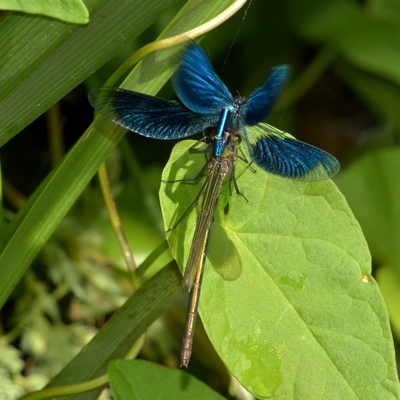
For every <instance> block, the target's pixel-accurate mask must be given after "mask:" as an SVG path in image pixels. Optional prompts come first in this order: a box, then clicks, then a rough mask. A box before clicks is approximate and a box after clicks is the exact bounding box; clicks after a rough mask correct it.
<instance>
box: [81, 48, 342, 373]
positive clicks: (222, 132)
mask: <svg viewBox="0 0 400 400" xmlns="http://www.w3.org/2000/svg"><path fill="white" fill-rule="evenodd" d="M288 70H289V69H288V66H286V65H281V66H278V67H275V68H273V69H272V72H271V74H270V76H269V77H268V78H267V80H266V81H265V82H264V84H262V85H261V86H260V87H258V88H257V89H256V90H255V91H254V92H253V93H252V94H251V95H250V96H249V97H248V98H247V99H244V98H241V97H238V98H233V96H232V94H231V93H230V91H229V90H228V88H227V87H226V86H225V84H224V83H223V82H222V80H221V79H220V78H219V77H218V75H217V74H216V73H215V71H214V69H213V67H212V65H211V63H210V61H209V59H208V58H207V56H206V54H205V53H204V52H203V50H202V49H201V47H200V46H198V45H197V44H195V43H190V44H189V45H188V46H187V47H186V49H185V51H184V53H183V56H182V60H181V63H180V65H179V67H178V69H177V71H176V72H175V74H174V75H173V77H172V84H173V87H174V89H175V92H176V94H177V96H178V97H179V99H180V100H181V102H178V101H174V100H165V99H161V98H158V97H154V96H148V95H145V94H142V93H137V92H133V91H129V90H125V89H119V88H114V87H101V88H95V89H93V90H91V92H90V93H89V101H90V103H91V104H92V106H93V107H94V108H95V109H96V110H97V111H98V112H99V113H100V114H102V115H103V116H105V117H106V118H109V119H111V120H112V121H113V122H115V123H117V124H119V125H121V126H123V127H125V128H127V129H129V130H131V131H133V132H136V133H138V134H140V135H143V136H147V137H151V138H154V139H161V140H173V139H181V138H184V137H188V136H191V135H194V134H196V133H199V132H204V130H205V129H206V128H208V127H213V128H215V138H214V140H213V150H212V158H211V160H210V161H209V164H208V175H207V178H206V182H205V184H204V186H203V201H202V207H201V211H200V214H199V217H198V220H197V225H196V230H195V234H194V238H193V241H192V246H191V250H190V255H189V261H188V264H187V267H186V270H185V274H184V278H183V283H182V285H183V286H185V287H186V288H187V289H189V290H190V300H189V312H188V315H187V321H186V328H185V337H184V339H183V343H182V349H181V365H184V366H187V365H188V362H189V358H190V353H191V343H192V338H193V330H194V324H195V319H196V312H197V302H198V298H199V294H200V285H201V277H202V272H203V269H204V268H203V267H204V262H205V257H206V250H207V244H208V241H209V238H210V235H209V233H210V229H211V224H212V220H213V214H214V208H215V205H216V202H217V199H218V195H219V192H220V190H221V186H222V183H223V180H224V177H225V176H226V174H227V173H228V172H231V173H233V168H234V163H235V154H236V146H237V143H236V139H234V140H232V138H237V137H238V135H240V137H241V138H242V140H243V141H244V142H245V143H246V145H245V148H246V149H247V152H248V155H249V158H250V160H251V161H252V162H254V163H255V164H256V165H257V166H258V167H260V168H261V169H263V170H264V171H266V172H269V173H272V174H275V175H278V176H281V177H284V178H290V179H295V180H300V181H318V180H324V179H328V178H331V177H333V176H334V175H335V174H336V173H337V172H338V171H339V168H340V166H339V162H338V161H337V160H336V158H335V157H333V156H332V155H330V154H329V153H327V152H325V151H323V150H321V149H319V148H317V147H314V146H311V145H309V144H307V143H304V142H301V141H299V140H297V139H295V138H294V137H293V136H291V135H289V134H288V133H285V132H283V131H281V130H279V129H276V128H274V127H273V126H271V125H268V124H266V123H261V121H263V120H264V119H265V118H266V117H267V116H268V114H269V113H270V111H271V110H272V107H273V106H274V104H275V103H276V100H277V98H278V96H279V94H280V93H281V92H282V90H283V87H284V83H285V81H286V78H287V75H288Z"/></svg>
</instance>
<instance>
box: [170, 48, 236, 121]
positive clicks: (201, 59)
mask: <svg viewBox="0 0 400 400" xmlns="http://www.w3.org/2000/svg"><path fill="white" fill-rule="evenodd" d="M172 85H173V87H174V90H175V93H176V94H177V96H178V97H179V99H180V100H181V102H182V103H183V104H184V105H185V106H186V107H188V108H189V109H191V110H192V111H193V112H196V113H199V114H214V113H215V114H217V115H219V113H220V111H221V109H222V108H223V107H231V108H232V101H233V98H232V94H231V93H230V91H229V90H228V88H227V87H226V86H225V84H224V83H223V82H222V80H221V78H220V77H219V76H218V75H217V74H216V73H215V71H214V68H213V66H212V65H211V63H210V60H209V59H208V57H207V56H206V54H205V53H204V51H203V50H202V48H201V47H200V46H198V45H197V44H196V43H194V42H193V43H191V44H189V45H188V46H187V47H186V50H185V52H184V54H183V57H182V60H181V63H180V65H179V67H178V69H177V70H176V72H175V74H174V75H173V76H172Z"/></svg>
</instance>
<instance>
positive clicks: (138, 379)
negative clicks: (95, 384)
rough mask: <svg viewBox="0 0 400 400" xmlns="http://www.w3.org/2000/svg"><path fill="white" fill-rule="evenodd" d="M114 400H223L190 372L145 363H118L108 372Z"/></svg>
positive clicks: (113, 362) (114, 362)
mask: <svg viewBox="0 0 400 400" xmlns="http://www.w3.org/2000/svg"><path fill="white" fill-rule="evenodd" d="M108 372H109V375H110V386H111V393H112V396H113V398H114V399H115V400H126V399H131V400H155V399H165V400H168V399H171V400H175V399H179V400H185V399H188V400H196V399H199V400H200V399H209V400H222V399H224V397H222V396H220V395H219V394H218V393H216V392H214V391H213V390H211V389H210V388H209V387H208V386H206V385H205V384H204V383H202V382H200V381H198V380H197V379H196V378H194V377H193V376H191V375H189V374H188V373H187V372H185V371H182V370H178V369H170V368H166V367H162V366H160V365H157V364H154V363H151V362H148V361H143V360H134V361H127V360H115V361H112V362H111V363H110V366H109V369H108Z"/></svg>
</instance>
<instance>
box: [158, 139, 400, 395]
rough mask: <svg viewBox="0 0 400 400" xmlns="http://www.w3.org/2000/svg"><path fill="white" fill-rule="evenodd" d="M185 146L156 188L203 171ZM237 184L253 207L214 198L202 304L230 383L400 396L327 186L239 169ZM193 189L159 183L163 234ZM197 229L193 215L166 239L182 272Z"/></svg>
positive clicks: (355, 247)
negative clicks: (223, 259) (230, 376)
mask: <svg viewBox="0 0 400 400" xmlns="http://www.w3.org/2000/svg"><path fill="white" fill-rule="evenodd" d="M192 144H193V142H190V141H189V142H180V143H178V145H176V146H175V148H174V151H173V154H172V156H171V160H170V162H169V163H168V165H167V166H166V168H165V170H164V173H163V179H164V180H176V179H182V178H183V177H185V176H186V177H193V176H195V175H196V173H197V172H198V171H199V170H200V169H201V167H202V166H203V165H204V162H205V161H204V156H203V157H202V156H200V155H189V154H188V148H189V146H190V145H192ZM237 177H238V185H239V188H240V190H241V191H242V192H243V194H244V195H245V196H246V198H247V199H248V200H249V202H248V203H246V201H245V200H244V199H243V198H242V197H241V196H237V195H235V194H233V195H232V196H230V195H229V190H228V188H227V187H225V189H224V190H223V192H222V194H221V195H220V199H219V202H218V205H217V209H216V212H215V221H214V225H213V232H212V238H211V244H210V246H211V248H210V252H211V254H212V253H214V255H212V256H210V257H208V260H207V263H206V267H205V276H204V279H203V287H202V295H201V299H200V314H201V317H202V321H203V324H204V326H205V329H206V332H207V334H208V336H209V338H210V340H211V341H212V343H213V345H214V347H215V349H216V350H217V352H218V354H219V355H220V357H221V358H222V360H223V361H224V362H225V364H226V365H227V367H228V368H229V370H230V372H231V373H232V374H233V375H234V376H235V377H236V378H237V379H238V380H239V381H240V383H241V384H242V385H243V386H244V387H245V388H246V389H247V390H249V391H250V392H251V393H253V394H254V395H255V396H256V397H258V398H269V397H274V398H309V396H310V393H318V394H319V397H324V398H330V399H358V398H380V399H383V398H385V399H388V398H396V397H398V396H399V395H400V389H399V385H398V380H397V374H396V368H395V361H394V349H393V342H392V336H391V332H390V326H389V322H388V316H387V312H386V309H385V305H384V302H383V299H382V296H381V295H380V293H379V290H378V286H377V284H376V282H375V281H374V279H373V278H372V277H371V275H370V273H371V265H370V264H371V261H370V255H369V252H368V247H367V244H366V242H365V239H364V236H363V234H362V232H361V229H360V227H359V225H358V223H357V221H356V220H355V218H354V216H353V214H352V213H351V211H350V209H349V207H348V205H347V203H346V201H345V200H344V198H343V196H342V195H341V194H340V192H339V191H338V190H337V188H336V187H335V185H334V184H333V182H332V181H324V182H313V183H302V182H295V181H290V180H285V179H282V178H279V177H275V176H272V175H269V174H267V173H265V172H263V171H261V170H258V169H257V170H256V173H252V172H251V171H250V170H249V169H248V168H247V169H246V168H245V165H243V163H238V165H237ZM225 186H228V181H226V182H225ZM199 187H200V184H198V185H191V184H185V183H175V184H165V186H164V187H163V188H162V189H161V191H160V199H161V203H162V209H163V214H164V220H165V226H166V227H170V226H171V225H173V222H171V221H176V219H177V218H178V216H180V215H182V214H183V212H184V211H185V210H186V209H187V207H188V206H189V205H190V203H191V201H192V200H193V199H194V198H195V195H196V194H197V192H198V191H199ZM195 223H196V215H195V213H191V214H190V215H189V216H188V217H187V218H186V219H185V220H183V221H182V222H181V223H180V224H179V225H178V227H177V228H176V229H175V230H173V231H172V232H171V233H170V235H169V238H168V240H169V244H170V247H171V251H172V253H173V256H174V257H175V258H176V259H177V261H178V264H179V265H180V268H181V270H183V269H184V266H185V263H186V260H187V257H188V253H189V249H190V244H191V240H192V236H193V231H194V228H195ZM226 246H229V247H228V248H231V249H236V252H235V253H234V254H233V256H231V257H230V256H229V254H228V256H226V258H227V259H226V262H224V263H222V262H221V257H215V254H216V253H220V252H223V249H226V248H227V247H226ZM213 248H214V250H212V249H213ZM225 253H226V251H225ZM238 258H239V260H238ZM361 365H362V368H360V366H361Z"/></svg>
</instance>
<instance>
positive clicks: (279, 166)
mask: <svg viewBox="0 0 400 400" xmlns="http://www.w3.org/2000/svg"><path fill="white" fill-rule="evenodd" d="M244 139H245V141H246V142H247V145H248V149H249V153H250V158H251V159H252V161H254V162H255V163H256V164H257V165H258V166H259V167H260V168H262V169H263V170H265V171H267V172H270V173H271V174H274V175H279V176H281V177H284V178H290V179H296V180H299V181H307V182H311V181H321V180H324V179H328V178H332V177H333V176H334V175H336V174H337V173H338V172H339V169H340V165H339V162H338V160H336V158H335V157H333V156H332V155H330V154H329V153H327V152H326V151H323V150H321V149H318V148H317V147H314V146H311V145H310V144H307V143H304V142H302V141H300V140H297V139H295V138H294V137H293V136H291V135H289V134H288V133H285V132H282V131H280V130H279V129H276V128H274V127H273V126H271V125H268V124H258V125H256V126H252V127H247V128H246V130H245V131H244Z"/></svg>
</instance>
